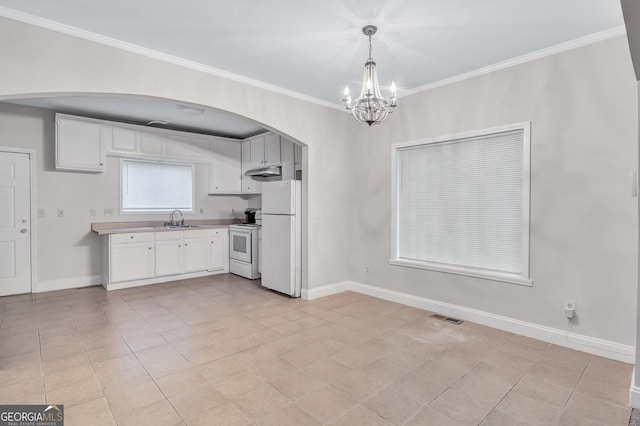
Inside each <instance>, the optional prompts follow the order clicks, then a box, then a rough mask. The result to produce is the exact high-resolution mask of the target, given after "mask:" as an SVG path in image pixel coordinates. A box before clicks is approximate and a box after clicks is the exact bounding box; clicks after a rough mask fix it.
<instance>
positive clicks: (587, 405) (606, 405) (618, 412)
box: [565, 393, 631, 425]
mask: <svg viewBox="0 0 640 426" xmlns="http://www.w3.org/2000/svg"><path fill="white" fill-rule="evenodd" d="M565 413H568V414H574V415H577V416H580V417H586V418H588V419H591V420H596V421H599V422H602V423H605V424H621V425H622V424H627V423H628V422H629V416H630V414H631V409H630V408H628V407H621V406H619V405H615V404H612V403H610V402H607V401H602V400H599V399H595V398H591V397H588V396H585V395H580V394H577V393H574V394H573V395H572V396H571V398H570V399H569V402H568V403H567V406H566V408H565Z"/></svg>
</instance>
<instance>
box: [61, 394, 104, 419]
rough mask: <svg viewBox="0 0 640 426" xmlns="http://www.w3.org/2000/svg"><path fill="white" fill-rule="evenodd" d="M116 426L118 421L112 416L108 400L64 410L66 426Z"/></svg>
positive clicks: (98, 400)
mask: <svg viewBox="0 0 640 426" xmlns="http://www.w3.org/2000/svg"><path fill="white" fill-rule="evenodd" d="M89 423H90V424H91V426H94V425H95V426H115V425H116V421H115V419H114V418H113V416H112V415H111V410H110V409H109V404H107V400H106V398H104V397H102V398H98V399H94V400H93V401H89V402H85V403H84V404H80V405H76V406H75V407H70V408H67V407H65V409H64V424H65V425H66V426H86V425H88V424H89Z"/></svg>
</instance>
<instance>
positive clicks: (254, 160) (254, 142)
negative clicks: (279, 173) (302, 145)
mask: <svg viewBox="0 0 640 426" xmlns="http://www.w3.org/2000/svg"><path fill="white" fill-rule="evenodd" d="M250 144H251V161H250V163H249V168H251V169H257V168H259V167H266V166H278V165H280V164H281V161H282V159H281V157H280V155H281V153H280V136H278V135H276V134H274V133H267V134H266V135H260V136H256V137H253V138H251V139H250Z"/></svg>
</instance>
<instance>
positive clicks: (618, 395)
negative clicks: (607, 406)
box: [574, 375, 629, 406]
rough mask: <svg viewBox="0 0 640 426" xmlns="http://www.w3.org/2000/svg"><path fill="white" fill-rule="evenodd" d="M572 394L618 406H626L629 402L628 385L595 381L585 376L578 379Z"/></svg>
mask: <svg viewBox="0 0 640 426" xmlns="http://www.w3.org/2000/svg"><path fill="white" fill-rule="evenodd" d="M574 392H576V393H579V394H582V395H586V396H590V397H592V398H596V399H601V400H604V401H608V402H612V403H614V404H617V405H620V406H626V405H627V404H628V402H629V385H623V384H616V383H612V382H611V381H602V380H597V379H593V378H591V377H589V376H586V375H585V376H583V377H582V378H581V379H580V381H579V382H578V386H576V388H575V390H574Z"/></svg>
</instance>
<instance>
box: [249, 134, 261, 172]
mask: <svg viewBox="0 0 640 426" xmlns="http://www.w3.org/2000/svg"><path fill="white" fill-rule="evenodd" d="M249 143H250V146H251V154H250V156H251V161H250V163H249V168H250V169H257V168H259V167H264V136H256V137H255V138H253V139H251V140H250V141H249Z"/></svg>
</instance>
